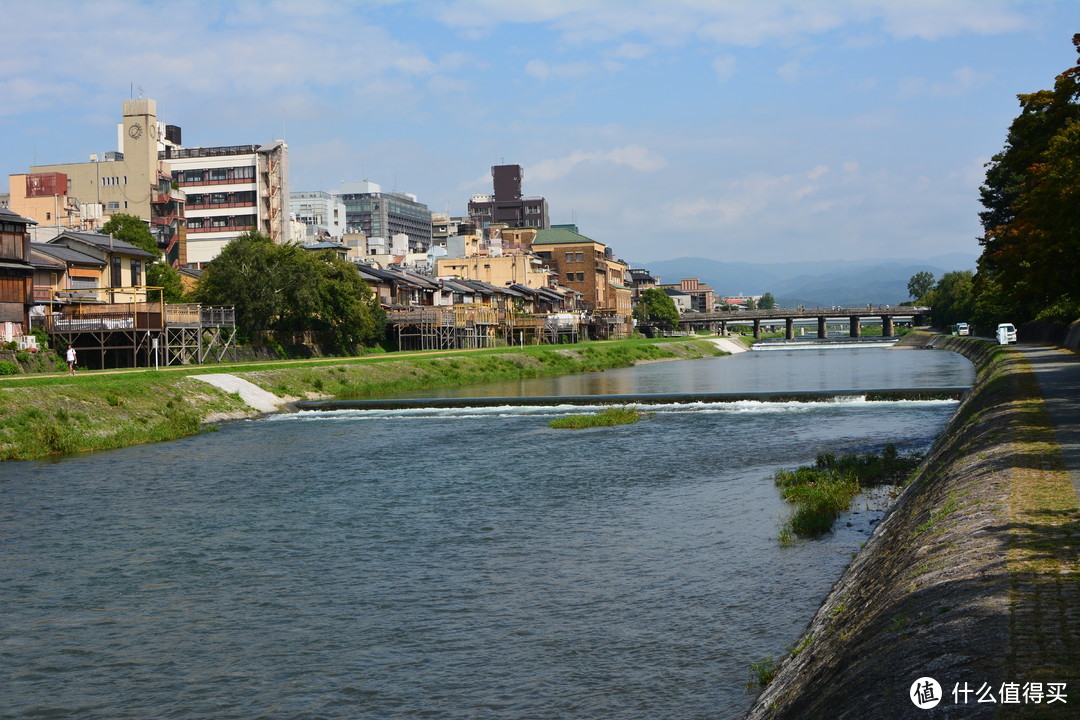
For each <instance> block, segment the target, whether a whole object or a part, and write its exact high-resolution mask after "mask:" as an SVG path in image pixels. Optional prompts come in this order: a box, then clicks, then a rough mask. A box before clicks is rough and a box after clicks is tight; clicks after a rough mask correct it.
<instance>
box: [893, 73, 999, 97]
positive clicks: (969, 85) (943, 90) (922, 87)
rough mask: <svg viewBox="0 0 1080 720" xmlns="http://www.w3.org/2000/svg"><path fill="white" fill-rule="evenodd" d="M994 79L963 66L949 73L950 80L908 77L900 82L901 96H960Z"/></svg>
mask: <svg viewBox="0 0 1080 720" xmlns="http://www.w3.org/2000/svg"><path fill="white" fill-rule="evenodd" d="M992 81H993V77H991V76H990V75H988V74H986V73H980V72H977V71H975V70H973V69H971V68H970V67H961V68H957V69H956V70H953V71H952V72H951V73H950V74H949V78H948V80H927V79H925V78H918V77H908V78H904V79H903V80H902V81H901V82H900V96H901V97H904V98H916V97H937V98H940V97H960V96H962V95H966V94H967V93H969V92H971V91H972V90H977V89H978V88H981V87H985V86H986V85H989V84H990V83H991V82H992Z"/></svg>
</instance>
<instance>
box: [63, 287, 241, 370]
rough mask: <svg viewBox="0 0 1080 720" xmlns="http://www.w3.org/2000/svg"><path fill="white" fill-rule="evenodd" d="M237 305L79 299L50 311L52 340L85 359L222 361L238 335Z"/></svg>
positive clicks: (112, 363) (136, 363)
mask: <svg viewBox="0 0 1080 720" xmlns="http://www.w3.org/2000/svg"><path fill="white" fill-rule="evenodd" d="M235 320H236V316H235V310H234V308H232V307H210V306H202V305H198V304H190V303H178V304H170V303H164V302H124V303H79V304H73V305H67V306H65V307H63V309H61V310H60V311H59V312H54V313H51V314H48V315H46V316H45V331H46V332H47V333H48V334H49V335H50V337H51V338H52V342H53V345H54V346H55V347H57V348H63V347H66V346H67V345H69V344H70V345H71V346H72V347H74V348H75V350H76V352H77V353H78V356H79V360H80V364H81V365H85V366H89V367H96V368H106V367H142V366H145V367H152V366H156V365H166V366H168V365H186V364H189V363H203V362H206V361H207V360H208V359H210V358H211V357H214V358H215V359H216V360H218V361H220V360H222V359H223V358H224V356H225V353H226V352H227V351H229V350H230V349H231V347H232V342H233V340H234V339H235V337H236V321H235Z"/></svg>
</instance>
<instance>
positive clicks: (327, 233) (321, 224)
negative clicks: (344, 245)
mask: <svg viewBox="0 0 1080 720" xmlns="http://www.w3.org/2000/svg"><path fill="white" fill-rule="evenodd" d="M289 209H290V210H291V211H292V214H293V217H294V218H295V219H296V221H297V222H300V223H303V224H304V225H305V226H306V229H305V232H304V237H303V238H294V239H296V240H299V241H300V242H302V243H303V244H305V245H307V244H309V243H313V242H321V241H323V240H340V239H341V238H342V236H343V235H345V228H346V223H345V203H344V202H343V201H342V200H341V197H340V196H339V195H337V194H336V193H331V192H326V191H325V190H304V191H300V192H293V193H289Z"/></svg>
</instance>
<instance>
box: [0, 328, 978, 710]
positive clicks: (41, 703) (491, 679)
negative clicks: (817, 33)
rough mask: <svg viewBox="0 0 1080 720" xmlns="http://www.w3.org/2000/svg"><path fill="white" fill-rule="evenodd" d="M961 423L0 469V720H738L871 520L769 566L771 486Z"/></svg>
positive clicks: (252, 444) (605, 384)
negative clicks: (843, 457) (805, 470)
mask: <svg viewBox="0 0 1080 720" xmlns="http://www.w3.org/2000/svg"><path fill="white" fill-rule="evenodd" d="M972 377H973V371H972V368H971V366H970V364H969V363H968V362H967V361H966V360H963V359H962V358H960V357H959V356H956V355H953V354H951V353H945V352H938V351H925V352H915V351H901V350H885V349H869V350H843V351H839V350H831V351H828V352H821V353H818V352H815V351H803V352H798V353H795V352H782V351H773V352H769V353H746V354H743V355H739V356H733V357H728V358H717V359H706V360H693V361H682V362H671V363H659V364H654V365H646V366H641V367H638V368H633V369H628V370H618V371H609V372H606V373H595V374H592V375H588V376H575V377H573V378H560V379H554V380H549V381H547V382H540V383H527V384H519V383H513V384H512V385H514V386H516V387H517V388H518V389H519V391H521V392H531V393H533V394H536V395H551V394H557V393H558V392H572V393H573V394H582V393H583V392H596V393H605V394H610V393H620V392H650V391H654V390H655V391H656V392H691V391H692V392H728V391H731V390H732V389H736V390H750V389H755V390H790V389H799V390H822V389H824V390H837V389H844V390H848V389H853V388H858V387H865V388H880V387H913V386H943V385H964V384H969V383H970V382H971V381H972ZM597 383H598V384H597ZM526 386H527V387H526ZM631 387H632V389H630V388H631ZM522 388H524V389H522ZM567 388H573V389H572V390H569V389H567ZM650 388H651V389H652V390H650ZM488 390H490V394H493V395H506V394H513V393H509V392H507V387H506V386H503V387H501V388H489V389H488ZM477 391H478V389H477V388H469V389H467V392H468V393H476V392H477ZM955 406H956V404H955V403H952V402H900V403H875V402H865V401H861V400H857V399H855V400H847V401H844V402H820V403H805V404H794V403H790V404H788V403H754V402H744V403H733V404H723V405H721V404H713V405H705V404H696V405H681V406H675V405H658V406H653V407H648V406H642V408H643V409H647V410H650V411H652V412H653V413H654V414H653V415H652V417H650V418H648V419H647V420H644V421H642V422H639V423H637V424H635V425H627V426H622V427H615V428H598V429H593V430H583V431H566V430H552V429H550V428H548V426H547V420H548V419H550V418H551V417H552V416H554V415H557V414H560V413H564V412H569V411H573V412H580V411H581V408H572V409H571V408H558V407H539V408H538V407H529V408H515V407H501V408H482V409H481V408H475V409H468V408H466V409H454V410H439V411H433V410H408V411H353V410H346V411H337V412H314V413H297V414H292V415H282V416H277V417H274V418H271V419H266V420H259V421H252V422H241V423H233V424H229V425H225V426H223V427H222V428H221V430H220V431H219V432H214V433H207V434H204V435H200V436H196V437H191V438H186V439H184V440H180V441H176V442H172V443H166V444H157V445H145V446H140V447H133V448H128V449H124V450H118V451H113V452H108V453H98V454H88V455H81V456H76V457H70V458H64V459H62V460H59V461H56V462H49V463H5V464H3V465H2V466H0V717H3V718H24V717H36V718H80V719H83V718H103V719H104V718H159V717H160V718H191V719H195V718H413V717H427V718H522V719H523V718H618V719H620V720H621V719H624V718H630V719H635V718H640V719H642V720H645V719H649V720H654V719H655V718H680V719H681V718H734V717H738V716H739V715H740V714H741V713H742V712H743V711H744V710H745V708H746V707H748V706H749V703H750V701H751V696H750V695H748V694H747V693H746V690H745V688H744V682H745V680H746V678H747V674H748V666H749V664H750V663H751V662H755V661H758V660H760V659H762V657H764V656H765V655H773V656H776V657H779V656H781V655H782V654H783V653H784V652H785V651H786V649H788V648H790V647H791V646H792V645H793V644H794V643H795V642H796V641H797V640H798V636H799V634H800V632H801V631H802V628H803V627H804V625H805V623H806V622H807V620H808V619H809V618H810V616H811V615H812V614H813V612H814V610H815V609H816V608H817V606H818V605H819V604H820V602H821V600H822V599H823V597H824V595H825V594H826V592H827V591H828V589H829V587H830V586H831V585H832V583H833V582H834V581H835V580H836V578H837V577H838V576H839V574H840V573H841V572H842V570H843V568H844V567H845V566H846V565H847V563H848V562H849V561H850V559H851V556H852V553H853V552H855V551H856V550H857V549H858V547H859V545H860V543H861V542H863V541H864V540H865V539H866V537H867V536H868V533H869V532H870V531H871V530H872V525H873V522H874V520H875V518H876V517H879V515H880V513H879V512H878V511H877V510H874V509H873V507H874V503H873V502H872V501H871V500H868V499H860V500H858V501H857V502H856V504H855V506H854V507H853V511H852V512H851V513H849V514H847V515H845V516H844V517H842V518H841V521H840V522H839V523H838V524H837V529H836V531H835V532H834V533H833V534H830V535H827V536H826V537H824V538H823V539H821V540H815V541H803V542H799V543H797V544H796V545H795V546H793V547H781V546H780V545H779V544H778V543H777V540H776V531H777V526H778V523H779V521H780V520H781V519H782V518H783V517H784V516H786V514H787V513H788V510H789V509H788V508H787V507H786V506H785V503H784V502H783V501H782V500H781V499H780V498H779V496H778V494H777V491H776V488H775V487H774V486H773V483H772V480H771V475H772V473H773V472H775V470H776V469H778V468H781V467H791V466H794V465H799V464H805V463H808V462H812V460H813V458H814V456H815V454H816V453H818V452H820V451H823V450H834V451H849V450H850V451H867V450H872V449H879V448H881V447H882V446H883V445H884V444H886V443H889V442H893V443H896V444H897V445H898V446H899V447H901V448H921V449H925V448H926V447H927V446H928V445H929V444H930V443H931V442H932V439H933V438H934V436H935V435H936V434H937V433H938V432H940V429H941V428H942V427H943V425H944V424H945V422H947V420H948V418H949V417H950V415H951V413H952V412H953V411H954V409H955Z"/></svg>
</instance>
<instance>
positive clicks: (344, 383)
mask: <svg viewBox="0 0 1080 720" xmlns="http://www.w3.org/2000/svg"><path fill="white" fill-rule="evenodd" d="M723 354H725V353H723V352H721V351H719V350H718V349H717V348H716V346H715V345H714V344H713V343H710V342H707V341H698V340H682V341H671V340H643V339H635V340H625V341H617V342H606V343H581V344H578V345H545V346H535V347H525V348H506V349H496V350H482V351H461V352H449V353H411V354H386V355H375V356H370V357H361V358H336V359H320V360H310V361H289V362H285V361H278V362H267V363H258V364H244V365H213V366H203V367H184V368H176V369H172V368H170V369H168V370H163V371H160V372H156V371H150V370H132V371H127V372H122V373H116V372H105V371H103V372H90V373H82V374H79V375H77V376H75V377H70V376H68V375H51V376H46V375H40V376H18V377H11V378H4V379H0V460H31V459H37V458H42V457H46V456H49V455H58V454H64V453H71V452H82V451H89V450H108V449H115V448H119V447H126V446H129V445H136V444H139V443H145V442H158V441H163V440H173V439H176V438H180V437H184V436H186V435H191V434H193V433H196V432H199V431H200V429H203V428H204V427H205V423H206V421H207V420H208V419H210V420H212V419H215V418H242V417H249V416H253V415H255V414H256V413H255V412H254V411H253V410H252V409H251V408H250V407H248V406H247V405H246V404H245V403H244V402H243V400H241V398H240V397H239V396H238V395H236V394H228V393H225V392H222V391H220V390H218V389H216V388H214V387H212V386H210V385H208V384H206V383H204V382H201V381H199V380H195V379H192V378H191V377H189V376H190V375H193V374H201V373H231V374H234V375H236V376H238V377H241V378H244V379H246V380H249V381H251V382H253V383H255V384H256V385H259V386H260V387H262V388H263V389H265V390H268V391H270V392H272V393H274V394H275V395H278V396H281V397H285V398H290V399H301V398H314V397H321V398H329V397H366V396H372V395H379V394H383V393H389V392H402V391H410V390H426V389H431V388H436V387H448V386H455V385H467V384H473V383H483V382H493V381H498V380H515V379H520V378H530V377H544V376H555V375H565V374H570V373H577V372H593V371H599V370H605V369H609V368H618V367H629V366H631V365H634V364H637V363H643V362H656V361H662V360H678V359H691V358H701V357H707V356H713V355H723Z"/></svg>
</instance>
